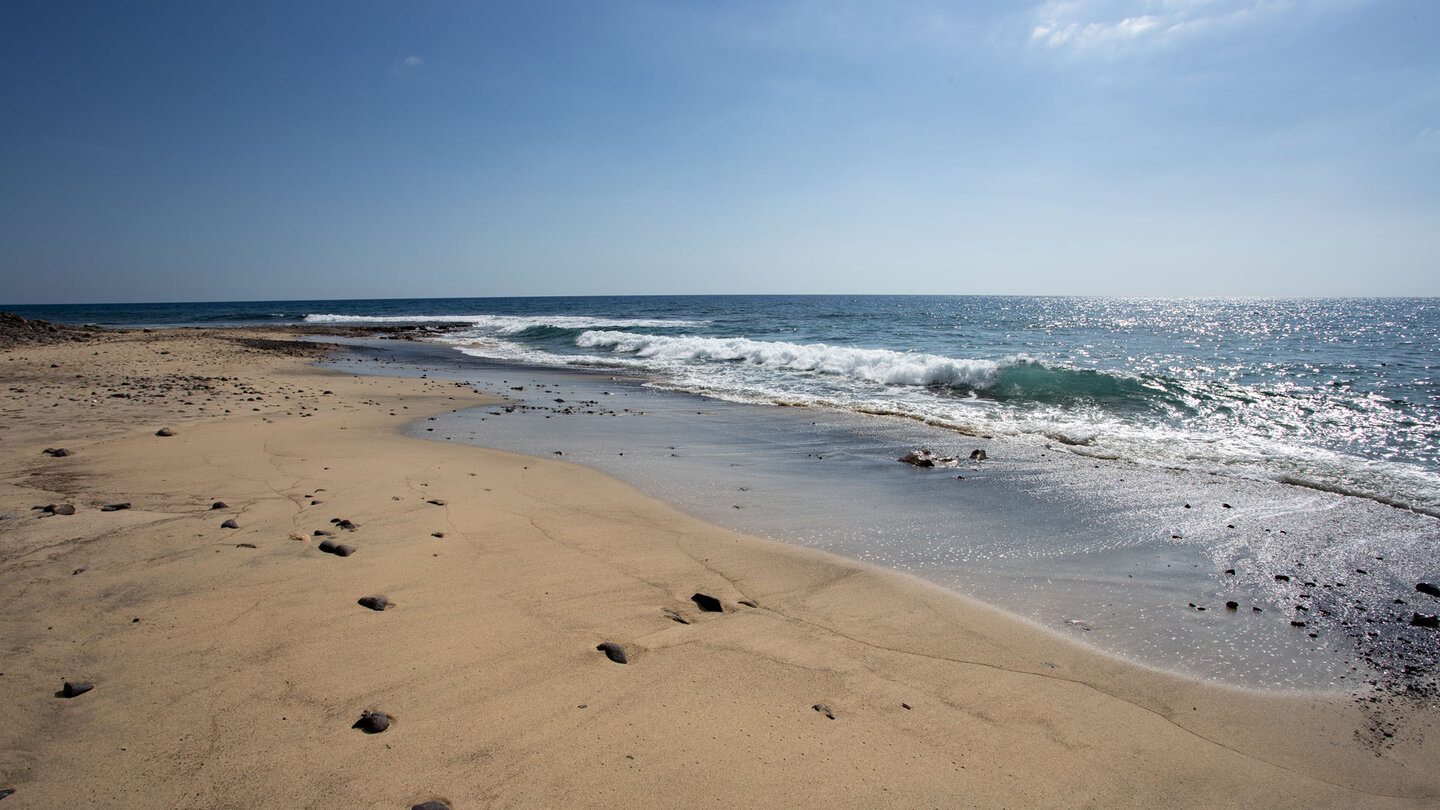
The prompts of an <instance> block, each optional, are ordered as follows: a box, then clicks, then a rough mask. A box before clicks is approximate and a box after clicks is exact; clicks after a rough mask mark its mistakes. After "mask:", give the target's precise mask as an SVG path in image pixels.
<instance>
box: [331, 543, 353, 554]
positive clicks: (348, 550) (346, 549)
mask: <svg viewBox="0 0 1440 810" xmlns="http://www.w3.org/2000/svg"><path fill="white" fill-rule="evenodd" d="M330 553H331V554H334V555H335V556H336V557H349V556H350V555H351V554H354V553H355V547H354V546H347V545H345V544H344V543H338V544H336V546H335V550H334V551H332V552H330Z"/></svg>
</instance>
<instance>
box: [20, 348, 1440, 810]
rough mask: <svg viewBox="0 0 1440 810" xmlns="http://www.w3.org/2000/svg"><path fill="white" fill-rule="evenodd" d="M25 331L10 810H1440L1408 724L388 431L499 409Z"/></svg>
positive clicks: (592, 482)
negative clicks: (1152, 656) (377, 719)
mask: <svg viewBox="0 0 1440 810" xmlns="http://www.w3.org/2000/svg"><path fill="white" fill-rule="evenodd" d="M51 337H58V338H62V339H59V340H57V341H56V342H50V343H43V342H38V341H35V340H32V339H30V338H29V337H26V338H25V339H24V340H21V341H20V342H18V343H16V344H15V345H12V346H10V347H8V348H3V349H0V368H3V369H4V377H5V391H4V397H3V399H0V457H3V460H4V463H3V467H0V470H3V480H0V512H3V513H4V515H5V519H4V520H3V521H0V601H3V604H4V605H5V611H4V614H3V617H0V643H3V649H4V655H3V659H0V673H3V674H0V705H4V706H8V707H9V709H8V711H9V717H8V718H7V720H8V722H6V723H5V724H4V728H3V731H0V737H3V742H0V790H4V791H13V793H11V794H9V795H7V796H5V797H4V799H3V800H4V802H5V804H4V807H6V808H9V807H12V806H13V807H17V808H20V807H36V808H41V807H146V808H155V807H167V808H169V807H174V808H189V807H197V808H229V807H234V808H242V807H244V808H256V807H275V808H282V807H283V808H294V807H315V808H329V807H373V808H408V807H412V806H414V805H417V804H421V803H424V802H427V801H439V802H444V804H445V805H446V806H448V807H450V808H453V810H467V809H469V808H482V807H620V806H624V807H675V806H733V805H744V806H751V807H820V806H825V807H857V808H858V807H982V808H988V807H1060V806H1064V807H1156V806H1165V807H1370V808H1383V807H1417V808H1418V807H1432V806H1436V803H1437V802H1440V746H1437V741H1436V740H1435V739H1434V729H1436V728H1437V727H1440V725H1437V723H1436V720H1437V719H1440V718H1437V712H1436V711H1435V707H1434V706H1433V705H1430V704H1429V703H1425V702H1420V701H1415V700H1409V699H1406V698H1404V697H1403V696H1396V695H1388V694H1384V693H1376V694H1373V695H1366V696H1363V697H1362V698H1361V699H1358V700H1357V699H1356V698H1354V697H1352V696H1350V695H1348V694H1344V695H1342V694H1324V693H1311V692H1298V693H1264V692H1258V691H1246V690H1240V689H1233V688H1228V687H1224V686H1219V685H1215V684H1212V683H1204V682H1198V681H1192V680H1187V679H1183V678H1179V677H1176V676H1172V675H1167V674H1164V673H1160V672H1156V671H1153V670H1148V669H1144V668H1141V667H1139V666H1136V665H1134V664H1131V663H1127V662H1125V661H1122V660H1119V659H1115V658H1111V657H1107V656H1104V655H1101V654H1099V653H1097V652H1095V651H1093V650H1091V649H1089V648H1086V647H1083V646H1080V645H1078V644H1076V643H1074V642H1072V641H1070V640H1067V639H1064V638H1060V637H1058V636H1055V635H1053V634H1051V633H1049V632H1046V631H1044V630H1042V629H1040V628H1038V627H1036V626H1033V625H1031V624H1029V623H1026V622H1024V621H1021V620H1019V619H1016V618H1014V617H1011V616H1009V615H1007V614H1004V613H1001V612H999V611H996V610H993V609H991V608H989V607H986V606H985V605H982V604H979V603H976V602H972V601H968V600H966V599H964V598H962V597H959V596H956V595H954V594H951V593H948V592H945V591H942V590H940V589H938V588H936V587H934V586H931V585H927V584H925V583H922V582H920V581H919V580H916V579H912V578H909V577H906V576H904V575H901V574H897V573H893V572H888V571H883V570H879V569H875V568H868V567H864V566H861V565H859V564H857V563H853V562H849V561H846V560H843V559H840V558H836V557H832V556H828V555H825V554H822V553H819V552H816V551H811V550H806V549H801V548H796V547H791V546H786V545H782V544H777V543H773V542H769V541H765V540H760V539H756V538H751V537H746V536H743V535H740V534H736V533H734V532H730V531H727V530H724V529H720V528H717V527H714V526H711V525H708V524H706V523H703V522H701V521H699V520H697V519H695V518H693V517H690V516H688V515H686V514H683V513H681V512H679V511H677V510H675V509H673V508H671V507H669V506H667V505H666V504H664V503H661V502H658V501H656V500H654V499H651V498H648V497H646V496H644V495H642V494H641V493H639V492H637V491H635V490H634V489H632V488H630V487H629V486H627V485H625V484H623V483H621V482H619V481H617V480H615V479H612V478H610V477H607V476H605V475H603V474H601V473H599V472H596V471H594V470H590V469H587V468H584V467H580V466H576V465H573V464H569V463H566V462H565V461H564V460H563V459H558V458H554V459H552V458H534V457H529V456H523V455H516V454H512V453H505V452H500V451H494V450H485V449H480V448H474V447H468V446H463V445H458V444H444V443H440V442H429V441H425V440H421V439H416V438H412V437H409V436H407V435H406V434H405V427H406V426H407V425H408V424H410V423H411V422H413V421H415V420H417V419H423V418H425V417H427V416H429V415H433V414H438V413H442V412H447V411H451V410H455V409H460V408H466V407H471V406H475V405H479V404H484V403H486V402H491V401H493V400H490V399H487V398H486V397H484V396H482V395H480V394H477V393H475V392H474V391H472V390H471V389H470V388H469V387H466V386H464V385H457V384H456V383H453V382H450V381H441V380H431V379H414V378H397V377H375V376H355V375H351V374H346V373H340V372H337V371H333V370H327V369H321V368H316V367H314V365H313V363H314V362H315V361H316V360H317V359H318V358H320V357H321V356H323V355H324V353H325V352H326V349H325V348H324V347H322V346H317V345H313V344H307V343H296V342H294V340H293V336H292V335H290V334H287V333H283V332H274V333H266V332H259V331H249V330H244V331H241V330H235V331H225V330H206V331H200V330H144V331H141V330H132V331H118V332H84V333H82V332H79V331H76V332H74V333H73V334H61V335H58V336H55V335H51ZM161 432H164V433H168V434H172V435H159V434H160V433H161ZM47 450H48V451H50V452H47ZM60 450H65V451H68V452H66V453H60V452H59V451H60ZM122 505H123V506H122ZM46 507H49V508H48V509H47V508H46ZM70 507H73V513H71V512H72V509H71V508H70ZM107 507H112V508H109V509H107ZM232 521H233V523H230V522H232ZM226 523H230V525H231V526H232V527H227V526H226V525H225V524H226ZM324 533H329V534H324ZM326 543H330V544H340V545H341V546H344V547H349V548H350V549H353V553H349V554H346V555H341V554H337V553H327V552H326V551H324V550H322V549H321V546H322V544H326ZM340 550H341V551H344V550H345V549H344V548H342V549H340ZM697 594H701V595H708V596H710V597H713V598H714V599H715V600H718V602H719V606H720V607H721V608H722V609H721V610H720V611H718V612H716V611H713V610H705V609H703V607H705V606H706V605H703V604H702V603H707V600H705V599H698V600H697V599H695V598H694V596H695V595H697ZM372 596H383V597H384V599H385V603H386V609H384V610H374V609H371V608H368V607H366V606H363V605H361V604H359V600H361V599H362V598H364V597H372ZM372 604H375V603H374V602H372ZM605 644H611V645H618V650H617V649H616V648H614V647H612V648H610V649H611V652H610V653H609V654H607V652H606V651H604V650H601V649H597V648H598V647H600V645H605ZM622 650H623V656H622V655H620V652H619V651H622ZM612 657H623V658H624V660H625V663H623V664H622V663H619V662H617V661H615V660H612ZM66 683H70V684H88V685H91V686H93V688H92V689H90V690H88V691H83V692H82V693H80V694H77V695H75V696H74V697H64V696H63V695H64V691H63V689H64V685H65V684H66ZM365 712H381V713H384V715H385V717H386V718H388V720H389V724H388V727H387V728H385V729H384V730H383V731H381V732H379V733H366V731H365V730H364V729H362V728H354V727H353V726H355V725H356V723H357V721H360V720H361V718H362V713H365Z"/></svg>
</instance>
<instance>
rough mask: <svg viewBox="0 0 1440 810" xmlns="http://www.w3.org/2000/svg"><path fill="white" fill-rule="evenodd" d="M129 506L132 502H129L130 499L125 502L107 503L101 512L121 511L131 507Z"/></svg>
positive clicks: (101, 508)
mask: <svg viewBox="0 0 1440 810" xmlns="http://www.w3.org/2000/svg"><path fill="white" fill-rule="evenodd" d="M129 508H130V502H129V501H126V502H124V503H110V504H106V505H104V506H102V507H100V511H101V512H119V511H121V510H122V509H129Z"/></svg>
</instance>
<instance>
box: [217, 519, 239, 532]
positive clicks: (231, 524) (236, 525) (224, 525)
mask: <svg viewBox="0 0 1440 810" xmlns="http://www.w3.org/2000/svg"><path fill="white" fill-rule="evenodd" d="M220 528H222V529H238V528H240V524H239V523H236V522H235V518H230V519H229V520H227V521H225V522H224V523H221V524H220Z"/></svg>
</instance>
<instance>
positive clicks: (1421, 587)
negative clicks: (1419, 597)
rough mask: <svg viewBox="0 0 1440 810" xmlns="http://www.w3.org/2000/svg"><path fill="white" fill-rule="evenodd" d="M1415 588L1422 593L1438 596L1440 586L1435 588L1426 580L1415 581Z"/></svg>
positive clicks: (1439, 594)
mask: <svg viewBox="0 0 1440 810" xmlns="http://www.w3.org/2000/svg"><path fill="white" fill-rule="evenodd" d="M1415 590H1417V591H1419V592H1420V593H1423V594H1429V595H1430V596H1440V588H1437V587H1435V586H1434V585H1431V584H1430V583H1428V582H1417V583H1415Z"/></svg>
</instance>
